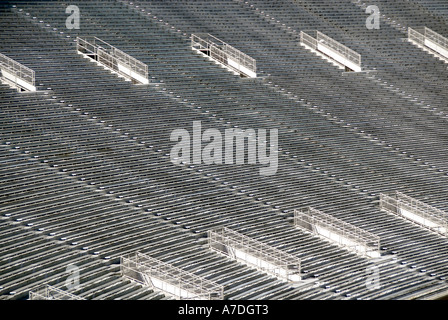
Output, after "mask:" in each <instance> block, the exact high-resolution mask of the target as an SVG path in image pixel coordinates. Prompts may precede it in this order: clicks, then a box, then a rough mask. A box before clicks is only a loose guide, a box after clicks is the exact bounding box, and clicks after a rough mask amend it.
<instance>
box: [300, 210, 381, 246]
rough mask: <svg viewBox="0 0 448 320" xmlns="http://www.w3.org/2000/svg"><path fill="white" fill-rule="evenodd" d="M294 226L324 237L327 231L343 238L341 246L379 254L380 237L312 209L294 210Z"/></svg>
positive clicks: (340, 242)
mask: <svg viewBox="0 0 448 320" xmlns="http://www.w3.org/2000/svg"><path fill="white" fill-rule="evenodd" d="M294 225H295V226H296V227H299V228H301V229H304V230H307V231H311V232H312V233H314V234H319V235H322V234H323V233H322V230H325V232H328V233H332V234H334V235H337V236H338V237H342V238H340V239H339V240H340V241H339V244H340V245H342V246H347V247H350V248H351V249H355V250H356V251H358V252H360V253H362V254H370V253H374V252H377V253H379V250H380V238H379V237H378V236H376V235H374V234H372V233H370V232H368V231H365V230H363V229H361V228H358V227H356V226H354V225H352V224H350V223H347V222H345V221H342V220H340V219H337V218H335V217H333V216H331V215H329V214H326V213H324V212H322V211H320V210H317V209H315V208H312V207H306V208H302V209H299V210H294ZM331 240H333V241H336V240H335V239H331Z"/></svg>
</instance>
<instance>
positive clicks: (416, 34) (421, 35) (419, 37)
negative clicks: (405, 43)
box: [408, 28, 425, 46]
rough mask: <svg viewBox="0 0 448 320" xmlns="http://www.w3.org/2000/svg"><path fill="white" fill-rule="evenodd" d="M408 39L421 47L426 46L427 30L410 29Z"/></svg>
mask: <svg viewBox="0 0 448 320" xmlns="http://www.w3.org/2000/svg"><path fill="white" fill-rule="evenodd" d="M408 38H409V39H410V40H412V41H414V42H416V43H418V44H419V45H421V46H425V30H424V28H423V29H420V28H419V29H412V28H408Z"/></svg>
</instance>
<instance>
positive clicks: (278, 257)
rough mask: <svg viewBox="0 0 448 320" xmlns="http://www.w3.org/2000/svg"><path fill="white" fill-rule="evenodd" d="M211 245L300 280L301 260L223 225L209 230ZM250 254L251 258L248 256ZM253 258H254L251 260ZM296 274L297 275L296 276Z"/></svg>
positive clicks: (264, 269) (280, 274)
mask: <svg viewBox="0 0 448 320" xmlns="http://www.w3.org/2000/svg"><path fill="white" fill-rule="evenodd" d="M208 241H209V247H210V248H211V249H213V250H215V251H218V252H220V253H223V254H225V255H228V256H230V257H232V258H237V257H238V254H237V253H236V251H239V252H241V253H243V254H244V255H245V256H246V259H244V262H246V263H247V264H249V265H252V266H255V267H257V268H259V269H261V270H262V271H266V272H269V273H271V274H273V275H275V276H277V277H279V278H281V279H282V280H285V281H291V280H292V279H295V280H300V270H301V260H300V258H298V257H295V256H293V255H291V254H289V253H287V252H284V251H282V250H279V249H277V248H274V247H271V246H269V245H267V244H264V243H262V242H260V241H257V240H255V239H252V238H250V237H248V236H245V235H243V234H241V233H239V232H236V231H234V230H231V229H229V228H226V227H223V228H220V229H217V230H210V231H209V232H208ZM247 255H249V257H250V258H247ZM251 260H253V261H252V262H251ZM294 276H295V277H294Z"/></svg>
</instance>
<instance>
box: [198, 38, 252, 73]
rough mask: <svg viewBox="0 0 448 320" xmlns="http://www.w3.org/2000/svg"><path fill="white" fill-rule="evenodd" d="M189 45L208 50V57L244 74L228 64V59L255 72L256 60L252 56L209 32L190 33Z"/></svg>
mask: <svg viewBox="0 0 448 320" xmlns="http://www.w3.org/2000/svg"><path fill="white" fill-rule="evenodd" d="M191 47H192V48H194V49H197V50H200V51H208V55H210V57H212V58H213V59H215V60H217V61H218V62H220V63H222V64H224V65H225V66H227V67H229V68H231V69H232V70H235V71H237V72H239V73H242V74H244V75H247V74H246V73H245V72H244V71H242V70H241V69H240V68H237V67H234V66H232V65H230V64H229V62H228V59H231V60H233V61H235V62H236V63H237V64H238V65H240V66H243V67H244V68H247V69H248V70H250V71H252V72H253V73H256V72H257V62H256V60H255V59H254V58H251V57H250V56H248V55H247V54H245V53H243V52H241V51H239V50H237V49H235V48H234V47H232V46H231V45H229V44H227V43H225V42H224V41H222V40H220V39H218V38H216V37H214V36H212V35H211V34H208V33H204V34H203V33H200V34H192V35H191Z"/></svg>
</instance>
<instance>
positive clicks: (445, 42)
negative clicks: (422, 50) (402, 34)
mask: <svg viewBox="0 0 448 320" xmlns="http://www.w3.org/2000/svg"><path fill="white" fill-rule="evenodd" d="M408 38H409V39H410V40H412V41H414V42H416V43H417V44H419V45H421V46H424V47H427V45H426V43H425V40H430V41H432V42H434V43H436V44H437V45H439V46H440V47H442V48H443V49H445V50H446V51H448V39H447V38H445V37H443V36H441V35H440V34H438V33H437V32H435V31H432V30H431V29H429V28H427V27H417V28H408Z"/></svg>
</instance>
